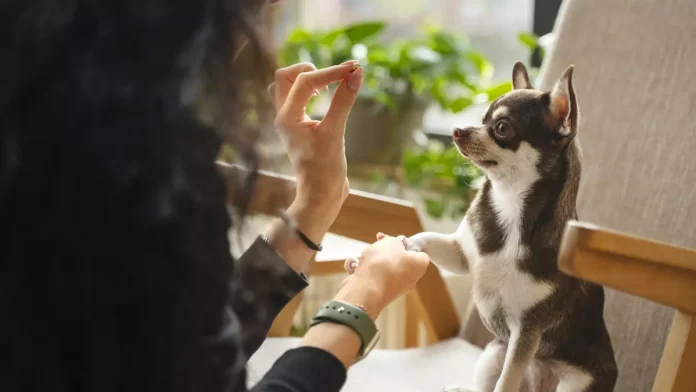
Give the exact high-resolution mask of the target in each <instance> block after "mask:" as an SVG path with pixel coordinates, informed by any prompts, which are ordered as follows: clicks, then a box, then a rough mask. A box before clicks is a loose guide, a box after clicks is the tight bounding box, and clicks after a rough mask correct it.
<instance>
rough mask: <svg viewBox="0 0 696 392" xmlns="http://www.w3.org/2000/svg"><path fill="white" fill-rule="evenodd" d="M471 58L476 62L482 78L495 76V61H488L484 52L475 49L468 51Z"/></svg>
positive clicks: (475, 64)
mask: <svg viewBox="0 0 696 392" xmlns="http://www.w3.org/2000/svg"><path fill="white" fill-rule="evenodd" d="M468 57H469V60H471V62H472V63H473V64H474V66H475V67H476V70H477V71H478V73H479V75H481V78H482V79H490V78H491V76H493V72H494V71H495V68H493V63H491V62H490V61H488V59H487V58H485V57H484V56H483V55H482V54H480V53H478V52H475V51H473V50H471V51H469V53H468Z"/></svg>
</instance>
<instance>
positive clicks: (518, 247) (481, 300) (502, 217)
mask: <svg viewBox="0 0 696 392" xmlns="http://www.w3.org/2000/svg"><path fill="white" fill-rule="evenodd" d="M513 191H514V190H513ZM492 198H493V205H494V207H495V209H496V213H497V220H498V223H499V225H500V227H502V228H503V229H504V245H503V247H502V248H501V249H499V250H498V251H497V252H495V253H490V254H486V255H481V254H480V252H479V250H478V247H477V246H476V241H475V239H474V238H475V237H474V234H473V230H472V228H471V226H470V222H469V221H468V219H466V220H465V221H464V223H463V225H462V226H463V227H462V228H460V230H459V233H460V234H461V237H460V238H461V240H462V242H461V244H462V248H463V249H464V252H465V254H466V255H467V258H468V259H469V266H470V269H471V273H472V276H473V295H474V302H475V303H476V306H477V307H478V310H479V312H480V314H481V316H482V317H484V318H485V319H489V318H490V317H491V316H492V315H493V313H494V312H495V311H496V310H498V309H500V310H502V311H503V314H504V316H505V319H506V321H507V323H508V324H509V325H514V324H517V323H518V321H519V320H520V318H521V317H522V314H523V313H524V311H525V310H527V309H529V308H531V307H533V306H534V305H536V304H537V303H539V302H540V301H542V300H544V299H545V298H546V297H548V296H549V295H550V294H551V293H552V292H553V286H551V285H550V284H548V283H546V282H540V281H537V280H536V279H535V278H534V277H533V276H531V275H530V274H528V273H526V272H523V271H521V270H520V269H519V268H518V267H517V264H518V261H519V260H520V259H522V258H524V257H526V255H527V252H528V249H526V247H525V246H523V245H522V244H521V241H520V239H521V221H522V208H523V206H522V202H521V199H520V197H519V194H517V195H516V194H514V193H508V192H504V191H503V192H498V193H496V192H492ZM518 200H520V201H519V202H518Z"/></svg>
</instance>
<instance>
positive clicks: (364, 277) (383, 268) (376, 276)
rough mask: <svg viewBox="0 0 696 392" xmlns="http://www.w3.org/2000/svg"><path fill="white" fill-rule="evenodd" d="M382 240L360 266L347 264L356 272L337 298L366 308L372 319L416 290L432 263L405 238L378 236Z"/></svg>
mask: <svg viewBox="0 0 696 392" xmlns="http://www.w3.org/2000/svg"><path fill="white" fill-rule="evenodd" d="M377 239H378V241H377V242H375V243H374V244H372V245H371V246H369V247H368V248H366V249H365V250H364V251H363V253H362V255H361V256H360V264H359V265H358V266H357V267H354V266H350V265H349V263H351V261H349V260H347V261H346V270H347V271H349V273H352V275H351V276H349V277H348V278H347V279H346V281H345V282H344V285H343V287H342V288H341V289H340V290H339V293H338V295H337V296H336V299H340V300H345V301H347V302H350V303H352V304H355V305H362V306H364V307H365V308H366V309H367V312H368V313H369V314H370V316H372V317H377V315H379V313H380V312H381V311H382V310H383V309H384V308H385V307H386V306H387V305H389V304H390V303H391V302H393V301H394V300H395V299H397V298H398V297H399V296H401V295H402V294H404V293H406V292H408V291H410V290H412V289H413V288H415V286H416V283H417V282H418V280H420V278H421V277H423V275H424V274H425V271H426V269H427V268H428V264H429V263H430V261H429V258H428V255H426V254H425V253H422V252H411V251H407V250H406V248H405V246H404V242H403V241H404V237H403V236H399V237H396V238H395V237H390V236H386V235H384V234H382V233H379V234H377Z"/></svg>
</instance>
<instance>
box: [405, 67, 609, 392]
mask: <svg viewBox="0 0 696 392" xmlns="http://www.w3.org/2000/svg"><path fill="white" fill-rule="evenodd" d="M572 73H573V67H572V66H571V67H569V68H568V70H567V71H566V72H565V74H564V75H563V76H562V77H561V78H560V80H558V82H557V83H556V85H555V87H554V88H553V90H552V91H550V92H541V91H538V90H534V89H533V87H532V86H531V84H530V82H529V77H528V74H527V70H526V68H525V67H524V65H522V64H521V63H517V64H516V65H515V67H514V69H513V85H514V90H513V91H511V92H509V93H508V94H506V95H504V96H502V97H500V98H499V99H497V100H495V101H494V102H493V103H492V104H491V106H490V108H489V109H488V112H487V113H486V115H485V117H484V119H483V124H482V125H480V126H472V127H466V128H463V129H459V128H457V129H455V131H454V142H455V144H456V146H457V148H458V149H459V150H460V152H461V153H462V154H463V155H464V156H466V157H468V158H469V159H470V160H471V161H472V162H473V163H474V164H476V165H477V166H478V167H480V168H481V169H482V170H483V172H484V173H485V175H486V179H485V182H484V183H483V186H482V188H481V189H480V191H479V192H478V194H477V196H476V198H475V200H474V202H473V203H472V205H471V207H470V208H469V210H468V212H467V214H466V216H465V218H464V220H463V221H462V223H461V225H460V226H459V228H458V229H457V231H456V232H455V233H452V234H438V233H420V234H417V235H415V236H413V237H411V238H408V239H407V240H406V244H407V247H408V248H409V249H411V250H419V251H424V252H426V253H428V254H429V256H430V258H431V260H432V261H433V262H434V263H435V264H436V265H438V266H439V267H441V268H443V269H446V270H449V271H451V272H454V273H469V272H470V273H471V274H472V277H473V298H474V302H475V304H476V307H477V308H478V311H479V314H480V316H481V318H482V320H483V322H484V324H485V325H486V327H487V328H488V329H489V330H490V331H491V332H492V333H493V334H494V335H495V339H494V341H493V342H491V343H490V344H488V346H487V347H486V348H485V350H484V352H483V354H482V355H481V357H480V359H479V361H478V363H477V364H476V369H475V379H474V384H475V385H476V388H475V389H473V390H475V391H481V392H518V391H520V390H522V391H533V392H546V391H558V392H561V391H563V392H609V391H612V390H613V388H614V384H615V382H616V377H617V370H616V363H615V361H614V352H613V349H612V345H611V341H610V338H609V334H608V333H607V329H606V326H605V324H604V319H603V308H604V291H603V289H602V287H601V286H598V285H595V284H591V283H587V282H583V281H580V280H578V279H574V278H572V277H569V276H567V275H564V274H562V273H561V272H560V271H559V270H558V268H557V266H556V256H557V253H558V249H559V246H560V242H561V236H562V233H563V229H564V225H565V223H566V222H567V221H568V220H570V219H576V218H577V215H576V209H575V202H576V196H577V192H578V185H579V181H580V169H581V163H580V161H581V156H580V147H579V143H578V140H577V138H576V134H577V129H578V105H577V101H576V96H575V92H574V89H573V83H572Z"/></svg>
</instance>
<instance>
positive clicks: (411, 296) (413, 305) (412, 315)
mask: <svg viewBox="0 0 696 392" xmlns="http://www.w3.org/2000/svg"><path fill="white" fill-rule="evenodd" d="M416 301H418V297H417V294H415V293H408V294H406V346H405V347H406V348H413V347H418V332H419V331H418V327H419V326H420V323H419V321H418V316H419V312H418V304H417V302H416Z"/></svg>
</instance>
